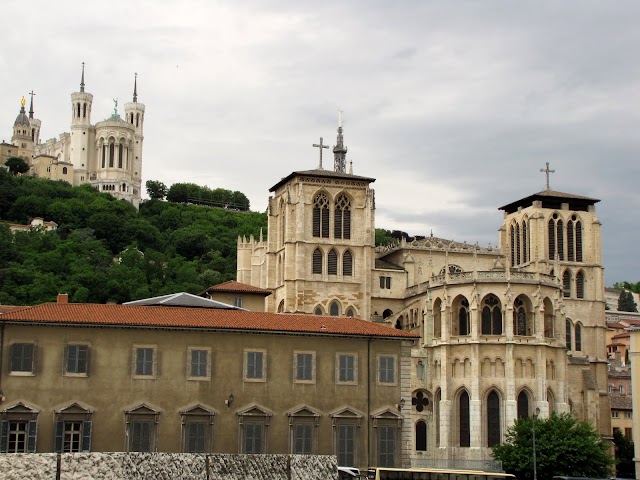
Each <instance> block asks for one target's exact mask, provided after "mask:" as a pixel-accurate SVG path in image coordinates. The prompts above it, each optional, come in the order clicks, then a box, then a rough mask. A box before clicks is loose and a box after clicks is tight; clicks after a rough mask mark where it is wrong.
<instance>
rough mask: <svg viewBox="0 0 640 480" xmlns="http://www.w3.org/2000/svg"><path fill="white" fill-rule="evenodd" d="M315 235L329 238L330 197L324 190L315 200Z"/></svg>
mask: <svg viewBox="0 0 640 480" xmlns="http://www.w3.org/2000/svg"><path fill="white" fill-rule="evenodd" d="M313 236H314V237H321V238H329V199H328V198H327V194H326V193H324V192H321V193H318V194H317V195H316V197H315V199H314V200H313Z"/></svg>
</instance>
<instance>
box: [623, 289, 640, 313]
mask: <svg viewBox="0 0 640 480" xmlns="http://www.w3.org/2000/svg"><path fill="white" fill-rule="evenodd" d="M618 311H620V312H637V311H638V306H637V305H636V302H634V301H633V294H632V293H631V292H630V291H628V290H622V292H621V293H620V297H619V298H618Z"/></svg>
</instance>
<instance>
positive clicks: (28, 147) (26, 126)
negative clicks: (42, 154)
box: [11, 97, 33, 164]
mask: <svg viewBox="0 0 640 480" xmlns="http://www.w3.org/2000/svg"><path fill="white" fill-rule="evenodd" d="M25 104H26V101H25V99H24V97H22V100H20V112H18V116H17V117H16V121H15V122H13V135H12V137H11V143H13V144H14V145H16V146H17V147H18V154H17V156H18V157H21V158H23V159H25V160H26V161H27V163H29V164H31V155H32V154H33V140H32V139H31V123H30V122H29V117H27V112H26V110H25V108H24V107H25Z"/></svg>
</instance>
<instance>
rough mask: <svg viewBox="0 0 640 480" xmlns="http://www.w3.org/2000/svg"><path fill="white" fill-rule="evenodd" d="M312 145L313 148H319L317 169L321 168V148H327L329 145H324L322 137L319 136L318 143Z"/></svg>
mask: <svg viewBox="0 0 640 480" xmlns="http://www.w3.org/2000/svg"><path fill="white" fill-rule="evenodd" d="M313 147H315V148H317V149H319V150H320V166H319V167H318V169H319V170H322V149H323V148H329V145H324V144H323V143H322V137H320V143H314V144H313Z"/></svg>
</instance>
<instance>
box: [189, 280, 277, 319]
mask: <svg viewBox="0 0 640 480" xmlns="http://www.w3.org/2000/svg"><path fill="white" fill-rule="evenodd" d="M198 295H200V296H201V297H205V298H208V299H210V300H216V301H218V302H222V303H227V304H230V305H234V306H236V307H240V308H245V309H247V310H251V311H252V312H264V311H265V303H266V298H267V297H268V296H269V295H271V291H270V290H265V289H264V288H258V287H254V286H252V285H247V284H246V283H240V282H236V281H234V280H230V281H228V282H224V283H220V284H218V285H213V286H212V287H209V288H207V289H206V290H204V291H203V292H200V293H199V294H198Z"/></svg>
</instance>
